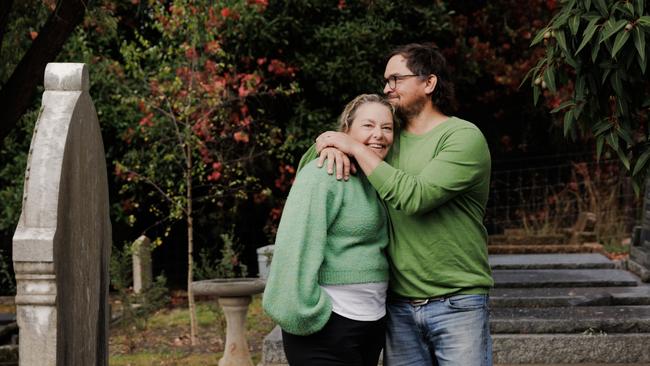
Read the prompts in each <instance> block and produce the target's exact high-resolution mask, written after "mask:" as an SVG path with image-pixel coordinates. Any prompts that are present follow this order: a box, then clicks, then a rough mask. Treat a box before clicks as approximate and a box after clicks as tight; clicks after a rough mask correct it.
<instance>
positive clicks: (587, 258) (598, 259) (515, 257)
mask: <svg viewBox="0 0 650 366" xmlns="http://www.w3.org/2000/svg"><path fill="white" fill-rule="evenodd" d="M489 260H490V267H492V269H596V268H606V269H614V268H616V263H614V262H613V261H611V260H610V259H609V258H607V257H605V256H604V255H602V254H599V253H580V254H575V253H574V254H495V255H491V256H490V258H489Z"/></svg>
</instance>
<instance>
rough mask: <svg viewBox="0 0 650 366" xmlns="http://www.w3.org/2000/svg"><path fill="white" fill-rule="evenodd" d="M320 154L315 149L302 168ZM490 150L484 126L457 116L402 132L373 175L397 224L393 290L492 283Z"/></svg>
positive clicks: (435, 292) (426, 291)
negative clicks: (488, 227)
mask: <svg viewBox="0 0 650 366" xmlns="http://www.w3.org/2000/svg"><path fill="white" fill-rule="evenodd" d="M313 158H315V151H314V150H313V148H312V149H310V151H308V152H307V153H306V154H305V156H303V159H301V165H303V164H304V163H305V162H307V161H310V160H312V159H313ZM490 165H491V163H490V152H489V150H488V147H487V143H486V141H485V138H484V137H483V134H482V133H481V132H480V130H479V129H478V128H477V127H476V126H475V125H473V124H472V123H470V122H467V121H464V120H462V119H459V118H456V117H451V118H450V119H448V120H447V121H445V122H443V123H441V124H440V125H438V126H436V127H434V128H433V129H432V130H430V131H429V132H427V133H425V134H422V135H414V134H411V133H408V132H406V131H402V132H401V133H400V134H399V137H398V138H397V139H396V140H395V143H394V145H393V147H392V149H391V151H390V153H389V155H388V157H387V158H386V161H385V162H382V163H381V164H380V165H379V166H377V168H375V169H374V170H373V172H372V173H371V174H370V175H369V176H368V180H369V181H370V183H371V184H372V186H373V187H374V188H375V189H376V190H377V192H378V193H379V196H380V197H381V198H382V199H383V200H384V201H385V203H386V205H387V207H388V214H389V218H390V221H391V231H390V239H391V241H390V245H389V248H388V254H389V260H390V263H391V278H390V290H391V292H393V293H394V294H396V295H398V296H403V297H409V298H429V297H438V296H444V295H449V294H456V293H457V294H483V293H487V292H488V291H489V288H490V287H491V286H492V285H493V280H492V276H491V273H490V266H489V264H488V254H487V231H486V229H485V227H484V226H483V216H484V214H485V205H486V203H487V199H488V193H489V185H490Z"/></svg>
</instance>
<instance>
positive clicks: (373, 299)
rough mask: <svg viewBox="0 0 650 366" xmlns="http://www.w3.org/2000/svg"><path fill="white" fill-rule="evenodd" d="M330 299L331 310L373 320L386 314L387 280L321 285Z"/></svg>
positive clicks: (353, 317)
mask: <svg viewBox="0 0 650 366" xmlns="http://www.w3.org/2000/svg"><path fill="white" fill-rule="evenodd" d="M321 288H322V289H323V290H325V292H326V293H327V294H328V295H329V297H330V298H331V299H332V311H333V312H335V313H337V314H338V315H340V316H343V317H346V318H348V319H352V320H359V321H374V320H379V319H381V318H382V317H383V316H384V315H386V292H387V291H388V282H373V283H354V284H351V285H326V286H321Z"/></svg>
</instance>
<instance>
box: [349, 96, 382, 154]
mask: <svg viewBox="0 0 650 366" xmlns="http://www.w3.org/2000/svg"><path fill="white" fill-rule="evenodd" d="M347 134H348V135H350V137H352V138H353V139H354V140H356V141H358V142H360V143H362V144H364V145H366V146H368V147H369V148H370V149H371V150H372V151H373V152H374V153H375V154H377V156H379V157H380V158H382V159H384V158H385V157H386V155H387V154H388V149H390V146H391V145H392V144H393V114H392V113H391V111H390V109H389V108H388V107H387V106H385V105H383V104H380V103H374V102H371V103H364V104H362V105H361V106H359V107H358V108H357V111H356V113H355V117H354V120H353V121H352V124H351V125H350V128H349V129H348V131H347Z"/></svg>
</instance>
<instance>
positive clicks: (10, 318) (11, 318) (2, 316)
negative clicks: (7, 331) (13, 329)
mask: <svg viewBox="0 0 650 366" xmlns="http://www.w3.org/2000/svg"><path fill="white" fill-rule="evenodd" d="M15 321H16V314H12V313H0V325H3V324H9V323H13V322H15Z"/></svg>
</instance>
